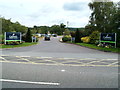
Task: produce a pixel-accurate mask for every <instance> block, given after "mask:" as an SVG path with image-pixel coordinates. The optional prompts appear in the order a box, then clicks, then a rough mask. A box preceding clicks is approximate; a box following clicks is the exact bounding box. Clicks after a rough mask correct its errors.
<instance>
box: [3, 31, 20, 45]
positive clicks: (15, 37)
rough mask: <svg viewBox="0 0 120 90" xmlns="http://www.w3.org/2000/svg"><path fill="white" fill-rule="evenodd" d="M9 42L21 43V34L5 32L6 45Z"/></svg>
mask: <svg viewBox="0 0 120 90" xmlns="http://www.w3.org/2000/svg"><path fill="white" fill-rule="evenodd" d="M9 41H20V42H21V32H5V44H6V42H9Z"/></svg>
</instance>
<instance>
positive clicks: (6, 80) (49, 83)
mask: <svg viewBox="0 0 120 90" xmlns="http://www.w3.org/2000/svg"><path fill="white" fill-rule="evenodd" d="M0 81H5V82H15V83H28V84H43V85H60V83H52V82H32V81H20V80H9V79H0Z"/></svg>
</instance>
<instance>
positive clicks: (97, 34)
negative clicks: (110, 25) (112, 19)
mask: <svg viewBox="0 0 120 90" xmlns="http://www.w3.org/2000/svg"><path fill="white" fill-rule="evenodd" d="M99 37H100V32H99V31H94V32H92V34H91V35H90V43H92V44H95V43H96V42H97V41H98V40H99Z"/></svg>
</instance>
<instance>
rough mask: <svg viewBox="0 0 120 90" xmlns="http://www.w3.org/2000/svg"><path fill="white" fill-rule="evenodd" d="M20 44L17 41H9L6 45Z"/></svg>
mask: <svg viewBox="0 0 120 90" xmlns="http://www.w3.org/2000/svg"><path fill="white" fill-rule="evenodd" d="M19 44H20V42H18V41H10V42H7V45H19Z"/></svg>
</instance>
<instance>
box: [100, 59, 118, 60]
mask: <svg viewBox="0 0 120 90" xmlns="http://www.w3.org/2000/svg"><path fill="white" fill-rule="evenodd" d="M102 60H118V59H102Z"/></svg>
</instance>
